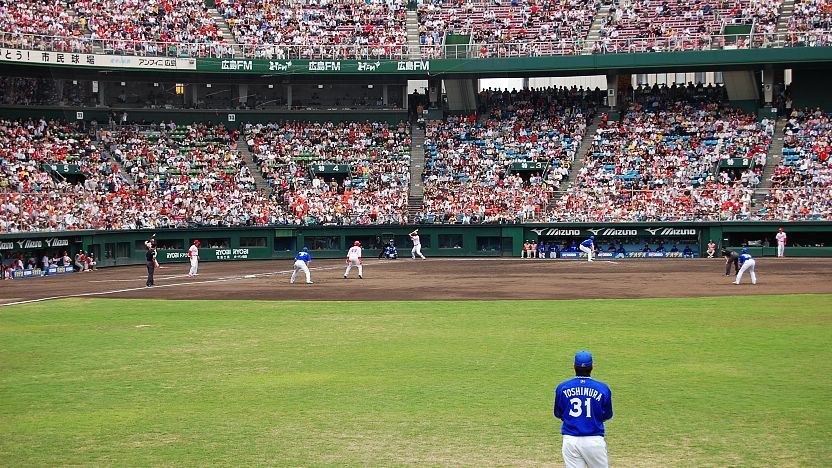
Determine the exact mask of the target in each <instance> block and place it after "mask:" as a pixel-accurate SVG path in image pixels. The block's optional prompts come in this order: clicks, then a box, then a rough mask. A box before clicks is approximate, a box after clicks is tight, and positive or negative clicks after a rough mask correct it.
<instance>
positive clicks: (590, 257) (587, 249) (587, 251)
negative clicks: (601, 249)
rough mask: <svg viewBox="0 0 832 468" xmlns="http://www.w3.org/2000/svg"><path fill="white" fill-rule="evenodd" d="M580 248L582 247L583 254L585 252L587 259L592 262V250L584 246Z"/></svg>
mask: <svg viewBox="0 0 832 468" xmlns="http://www.w3.org/2000/svg"><path fill="white" fill-rule="evenodd" d="M580 247H581V252H585V253H586V257H587V259H588V260H589V261H590V262H591V261H592V249H590V248H589V247H587V246H585V245H582V246H580Z"/></svg>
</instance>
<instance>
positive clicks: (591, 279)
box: [0, 258, 832, 305]
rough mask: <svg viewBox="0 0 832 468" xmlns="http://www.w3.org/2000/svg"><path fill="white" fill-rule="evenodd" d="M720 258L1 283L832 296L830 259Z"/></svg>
mask: <svg viewBox="0 0 832 468" xmlns="http://www.w3.org/2000/svg"><path fill="white" fill-rule="evenodd" d="M724 265H725V264H724V261H723V260H721V259H714V260H710V259H693V260H678V259H677V260H633V259H629V260H620V261H606V260H598V261H595V262H593V263H588V262H586V261H578V260H521V259H477V258H465V259H443V258H430V259H428V260H415V261H414V260H410V259H402V260H393V261H382V260H375V259H368V260H365V268H364V279H358V277H357V275H356V271H355V270H353V272H352V276H351V278H350V279H344V278H343V273H344V271H343V269H344V264H343V260H318V261H313V264H312V279H313V281H314V282H315V284H311V285H310V284H305V283H304V279H303V278H299V281H298V282H297V283H296V284H293V285H290V284H289V276H290V275H291V267H292V262H291V261H288V260H281V261H250V262H223V263H206V262H203V263H202V264H200V275H199V276H198V277H196V278H187V277H186V275H185V274H186V273H187V270H188V266H187V265H185V264H168V265H165V266H164V267H163V268H162V269H161V270H159V271H158V272H157V273H156V287H153V288H145V287H144V282H145V276H144V275H145V274H146V271H145V268H144V267H143V266H128V267H116V268H108V269H102V270H98V271H95V272H88V273H75V274H70V275H63V276H55V277H46V278H34V279H26V280H15V281H4V282H2V284H0V305H11V304H14V303H17V302H21V301H23V302H25V301H33V300H34V301H37V300H44V299H49V298H55V299H58V298H63V297H88V296H90V297H103V298H141V299H154V298H155V299H232V300H245V299H253V300H342V301H344V300H346V301H364V300H391V301H392V300H465V299H480V300H483V299H485V300H487V299H611V298H644V297H705V296H741V295H760V294H813V293H832V260H830V259H792V258H786V259H776V258H762V259H759V260H758V262H757V276H758V284H757V285H755V286H752V285H751V284H750V278H749V277H748V276H747V275H746V276H745V277H744V278H743V284H742V285H739V286H737V285H734V284H732V283H731V282H732V281H733V279H734V277H733V276H724V272H725V266H724Z"/></svg>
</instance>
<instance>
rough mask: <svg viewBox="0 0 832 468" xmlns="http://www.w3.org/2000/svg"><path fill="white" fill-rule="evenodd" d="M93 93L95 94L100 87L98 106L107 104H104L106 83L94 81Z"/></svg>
mask: <svg viewBox="0 0 832 468" xmlns="http://www.w3.org/2000/svg"><path fill="white" fill-rule="evenodd" d="M93 83H94V85H93V92H95V88H96V87H98V105H100V106H105V105H106V103H105V102H104V83H102V82H100V81H93Z"/></svg>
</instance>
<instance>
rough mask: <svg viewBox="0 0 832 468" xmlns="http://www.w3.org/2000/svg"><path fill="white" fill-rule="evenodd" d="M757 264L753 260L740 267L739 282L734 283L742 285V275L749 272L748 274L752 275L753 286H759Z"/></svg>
mask: <svg viewBox="0 0 832 468" xmlns="http://www.w3.org/2000/svg"><path fill="white" fill-rule="evenodd" d="M756 263H757V262H755V261H754V259H753V258H752V259H751V260H746V261H745V263H743V264H742V266H741V267H740V271H739V273H737V280H736V281H734V283H736V284H740V281H741V280H742V275H743V274H745V272H746V271H748V274H749V275H751V284H757V275H756V274H755V273H754V266H755V265H756Z"/></svg>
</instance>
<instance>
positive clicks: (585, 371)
mask: <svg viewBox="0 0 832 468" xmlns="http://www.w3.org/2000/svg"><path fill="white" fill-rule="evenodd" d="M574 367H575V378H573V379H569V380H567V381H565V382H562V383H561V384H560V385H558V387H557V389H556V390H555V417H556V418H558V419H560V420H562V421H563V425H562V426H561V431H560V432H561V434H563V449H562V452H563V463H564V465H566V467H567V468H578V467H580V468H583V467H589V468H596V467H598V468H606V467H608V466H609V460H608V458H607V442H606V441H605V440H604V421H607V420H608V419H611V418H612V392H611V391H610V387H608V386H607V384H605V383H603V382H599V381H597V380H593V379H592V378H591V377H590V374H591V373H592V355H591V354H589V351H580V352H578V353H577V354H575V366H574Z"/></svg>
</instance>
